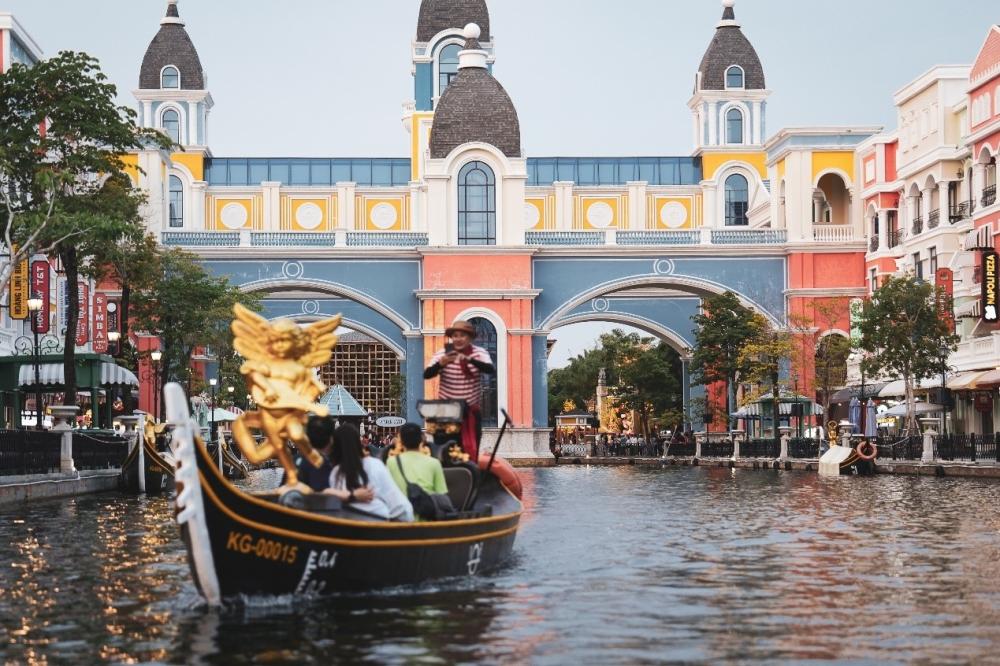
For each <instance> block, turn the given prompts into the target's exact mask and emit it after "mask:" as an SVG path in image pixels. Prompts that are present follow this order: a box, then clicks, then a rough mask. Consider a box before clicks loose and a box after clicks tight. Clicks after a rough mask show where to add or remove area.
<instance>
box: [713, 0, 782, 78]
mask: <svg viewBox="0 0 1000 666" xmlns="http://www.w3.org/2000/svg"><path fill="white" fill-rule="evenodd" d="M722 4H723V11H722V20H721V21H719V24H718V26H717V27H716V30H715V35H714V36H713V37H712V42H711V44H709V45H708V50H707V51H705V55H704V57H702V59H701V65H700V66H699V67H698V75H699V76H698V86H697V87H698V90H725V89H726V70H727V69H729V68H730V67H732V66H733V65H738V66H740V67H742V68H743V72H744V77H745V80H744V89H746V90H764V89H765V88H766V87H767V86H765V84H764V67H763V66H762V65H761V64H760V57H759V56H758V55H757V51H756V49H754V47H753V44H751V43H750V40H748V39H747V38H746V35H744V34H743V31H742V30H741V29H740V24H739V23H738V22H737V21H736V10H735V9H734V7H733V6H734V5H735V0H724V1H723V3H722Z"/></svg>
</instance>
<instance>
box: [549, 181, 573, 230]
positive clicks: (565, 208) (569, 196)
mask: <svg viewBox="0 0 1000 666" xmlns="http://www.w3.org/2000/svg"><path fill="white" fill-rule="evenodd" d="M552 186H553V187H554V188H555V190H556V211H555V216H556V225H555V226H556V229H557V230H558V231H569V230H571V229H572V228H573V214H574V210H573V183H572V182H570V181H556V182H555V183H553V184H552Z"/></svg>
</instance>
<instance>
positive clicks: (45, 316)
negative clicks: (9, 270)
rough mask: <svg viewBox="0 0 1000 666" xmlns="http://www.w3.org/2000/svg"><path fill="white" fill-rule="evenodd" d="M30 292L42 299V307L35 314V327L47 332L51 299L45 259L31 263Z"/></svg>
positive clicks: (39, 330) (47, 264)
mask: <svg viewBox="0 0 1000 666" xmlns="http://www.w3.org/2000/svg"><path fill="white" fill-rule="evenodd" d="M31 293H32V294H33V295H34V296H37V297H38V298H40V299H42V309H41V310H39V311H38V314H36V315H35V327H36V328H35V329H34V330H36V331H38V332H39V333H48V332H49V319H50V314H51V312H50V311H51V309H52V299H51V298H50V294H49V262H48V261H45V260H39V261H34V262H32V263H31Z"/></svg>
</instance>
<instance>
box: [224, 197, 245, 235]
mask: <svg viewBox="0 0 1000 666" xmlns="http://www.w3.org/2000/svg"><path fill="white" fill-rule="evenodd" d="M248 217H249V216H248V215H247V209H246V207H245V206H244V205H243V204H238V203H228V204H226V205H225V206H223V207H222V210H221V211H220V212H219V220H220V221H221V222H222V226H224V227H225V228H226V229H242V228H243V227H244V226H246V223H247V219H248Z"/></svg>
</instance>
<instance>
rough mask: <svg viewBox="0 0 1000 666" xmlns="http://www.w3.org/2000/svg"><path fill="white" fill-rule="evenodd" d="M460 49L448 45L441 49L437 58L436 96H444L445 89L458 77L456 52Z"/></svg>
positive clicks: (457, 46) (455, 45)
mask: <svg viewBox="0 0 1000 666" xmlns="http://www.w3.org/2000/svg"><path fill="white" fill-rule="evenodd" d="M461 50H462V47H461V46H459V45H458V44H449V45H448V46H446V47H444V48H443V49H441V55H440V56H438V93H437V94H438V96H439V97H440V96H441V95H443V94H444V90H445V88H447V87H448V86H449V85H451V82H452V81H453V80H454V79H455V77H456V76H458V52H459V51H461Z"/></svg>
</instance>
